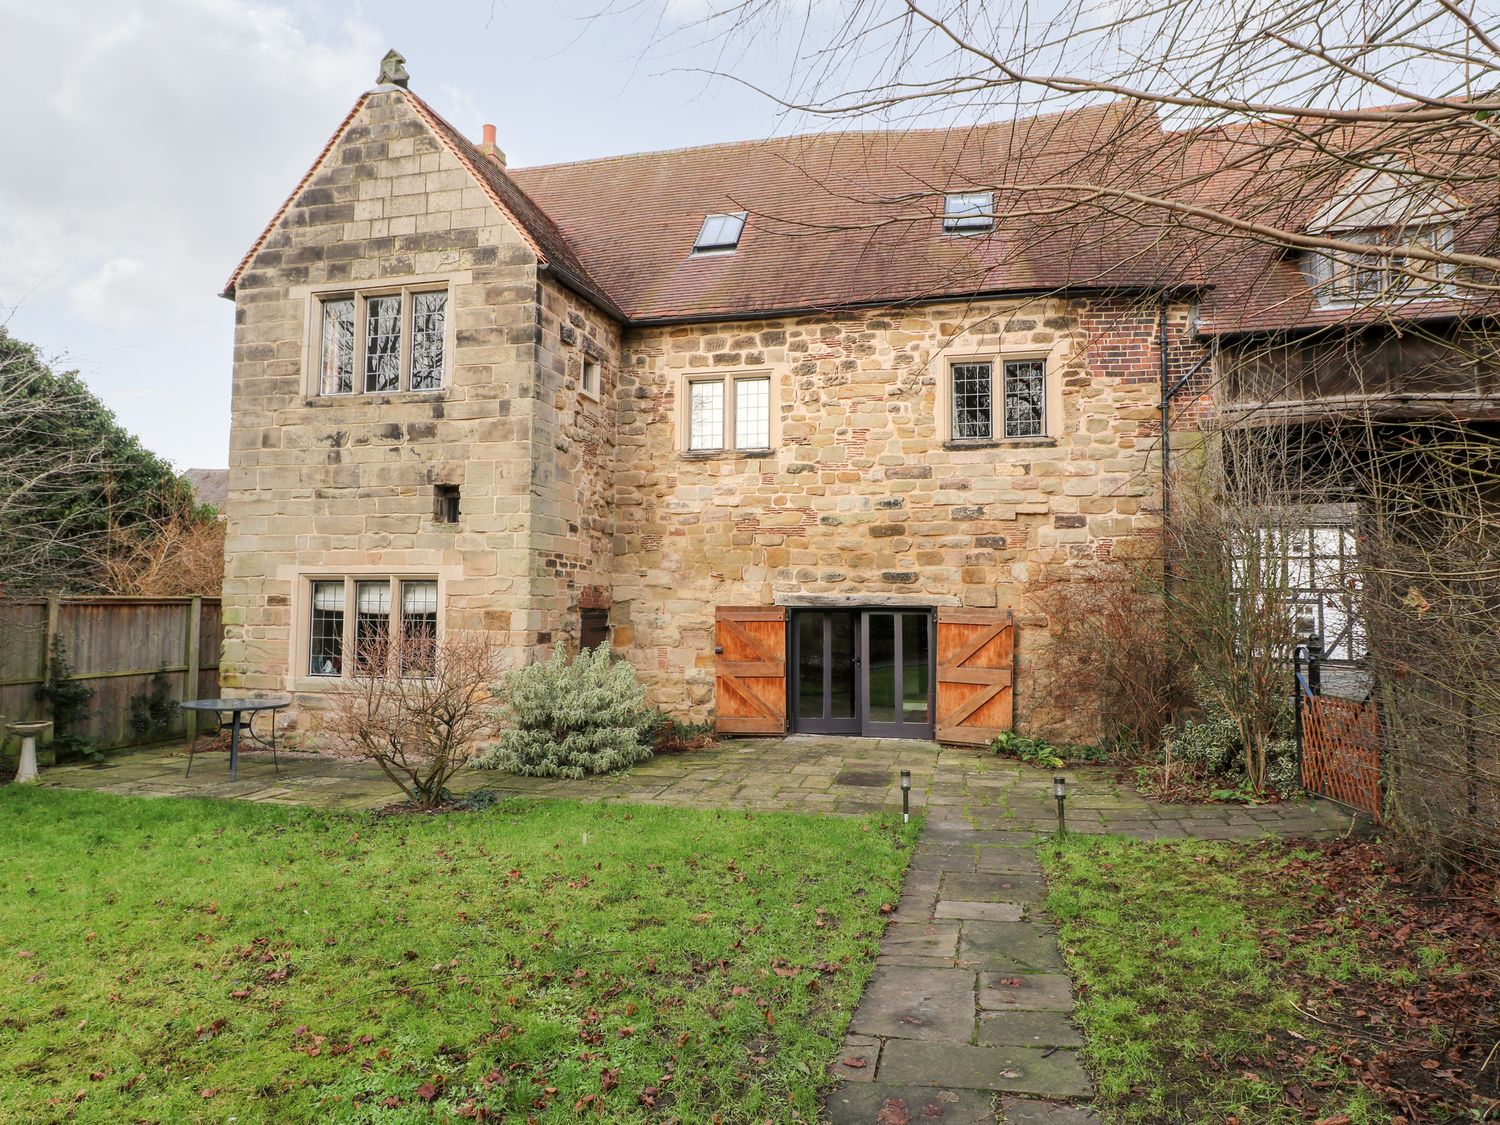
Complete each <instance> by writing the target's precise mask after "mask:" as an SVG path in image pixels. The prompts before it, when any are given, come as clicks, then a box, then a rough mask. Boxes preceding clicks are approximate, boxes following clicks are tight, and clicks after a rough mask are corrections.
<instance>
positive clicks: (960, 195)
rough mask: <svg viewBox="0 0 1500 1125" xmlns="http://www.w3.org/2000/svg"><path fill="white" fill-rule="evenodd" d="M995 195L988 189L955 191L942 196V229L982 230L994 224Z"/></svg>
mask: <svg viewBox="0 0 1500 1125" xmlns="http://www.w3.org/2000/svg"><path fill="white" fill-rule="evenodd" d="M994 211H995V196H994V193H993V192H988V191H969V192H955V193H954V194H951V195H947V196H945V197H944V198H943V230H944V231H946V232H948V233H950V234H951V233H953V232H955V231H984V230H989V229H990V228H991V227H992V226H994V222H995V221H994Z"/></svg>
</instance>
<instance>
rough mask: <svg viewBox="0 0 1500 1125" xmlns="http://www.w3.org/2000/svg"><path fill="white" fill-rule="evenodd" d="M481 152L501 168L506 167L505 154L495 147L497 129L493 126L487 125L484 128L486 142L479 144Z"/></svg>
mask: <svg viewBox="0 0 1500 1125" xmlns="http://www.w3.org/2000/svg"><path fill="white" fill-rule="evenodd" d="M479 151H480V152H482V153H484V154H485V155H486V156H488V157H489V158H490V159H491V160H493V161H494V162H495V163H496V164H498V165H500V167H502V168H504V167H505V153H503V152H501V151H500V150H499V149H498V148H496V147H495V127H494V126H493V125H486V126H485V127H484V140H482V141H480V142H479Z"/></svg>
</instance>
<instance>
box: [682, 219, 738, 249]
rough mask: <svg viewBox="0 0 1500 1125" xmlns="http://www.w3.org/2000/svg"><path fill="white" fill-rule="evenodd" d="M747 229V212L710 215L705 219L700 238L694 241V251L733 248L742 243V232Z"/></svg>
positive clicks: (699, 234)
mask: <svg viewBox="0 0 1500 1125" xmlns="http://www.w3.org/2000/svg"><path fill="white" fill-rule="evenodd" d="M744 229H745V212H744V211H734V212H731V213H729V214H720V215H709V216H708V217H707V218H706V219H704V220H703V226H702V227H701V228H700V229H699V231H698V238H697V240H696V241H694V243H693V250H694V252H697V253H701V252H703V251H704V250H733V249H734V248H735V247H736V246H738V245H739V244H740V233H741V232H742V231H743V230H744Z"/></svg>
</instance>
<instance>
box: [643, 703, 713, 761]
mask: <svg viewBox="0 0 1500 1125" xmlns="http://www.w3.org/2000/svg"><path fill="white" fill-rule="evenodd" d="M646 722H647V726H646V731H645V741H646V742H648V743H649V744H650V746H651V749H652V750H653V751H655V752H656V753H658V754H676V753H681V752H682V751H684V750H701V749H703V748H704V747H705V746H712V745H713V744H714V740H715V738H714V736H715V730H714V724H713V723H712V722H702V723H685V722H683V721H682V720H680V719H676V718H674V717H673V716H671V715H669V714H667V712H665V711H663V710H662V709H661V708H660V707H653V708H651V710H650V711H648V712H647V719H646Z"/></svg>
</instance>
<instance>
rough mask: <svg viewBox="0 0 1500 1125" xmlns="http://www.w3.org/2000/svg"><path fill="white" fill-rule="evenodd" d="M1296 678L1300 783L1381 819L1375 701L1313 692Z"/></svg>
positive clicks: (1308, 788)
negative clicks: (1300, 767)
mask: <svg viewBox="0 0 1500 1125" xmlns="http://www.w3.org/2000/svg"><path fill="white" fill-rule="evenodd" d="M1298 679H1299V688H1300V689H1301V690H1299V691H1298V696H1299V698H1300V700H1301V704H1300V707H1301V710H1300V713H1299V716H1298V718H1299V722H1300V730H1301V745H1302V788H1304V789H1306V790H1307V791H1308V792H1309V793H1316V794H1317V795H1318V796H1320V797H1327V798H1328V799H1329V800H1331V801H1337V802H1338V803H1339V804H1341V805H1348V806H1350V807H1351V808H1356V809H1359V810H1361V811H1362V812H1367V813H1369V814H1370V816H1372V817H1373V818H1374V819H1375V823H1376V824H1379V823H1380V809H1381V799H1380V715H1379V712H1377V711H1376V709H1375V704H1374V703H1373V702H1365V703H1355V702H1354V701H1353V700H1351V699H1338V698H1335V697H1334V696H1330V695H1314V694H1312V692H1310V691H1309V690H1307V686H1306V684H1305V683H1301V682H1300V681H1301V677H1300V676H1299V677H1298Z"/></svg>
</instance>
